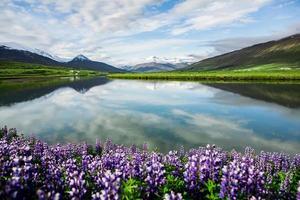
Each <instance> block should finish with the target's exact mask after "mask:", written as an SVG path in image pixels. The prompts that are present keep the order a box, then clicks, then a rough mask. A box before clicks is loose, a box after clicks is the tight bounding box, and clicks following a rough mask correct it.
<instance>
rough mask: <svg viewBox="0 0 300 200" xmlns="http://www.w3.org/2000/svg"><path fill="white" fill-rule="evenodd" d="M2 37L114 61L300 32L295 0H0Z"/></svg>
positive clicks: (178, 54)
mask: <svg viewBox="0 0 300 200" xmlns="http://www.w3.org/2000/svg"><path fill="white" fill-rule="evenodd" d="M0 10H1V14H0V42H14V43H18V44H22V45H25V46H28V47H31V48H39V49H42V50H45V51H47V52H49V53H51V54H54V55H56V56H59V57H62V58H68V59H71V58H72V57H75V56H76V55H78V54H84V55H86V56H87V57H89V58H91V59H93V60H98V61H104V62H107V63H110V64H113V65H117V66H121V65H132V64H137V63H142V62H150V61H161V62H193V61H198V60H201V59H203V58H207V57H210V56H214V55H218V54H221V53H224V52H228V51H232V50H235V49H239V48H242V47H245V46H248V45H251V44H254V43H258V42H264V41H268V40H272V39H278V38H281V37H284V36H288V35H291V34H295V33H299V32H300V0H228V1H223V0H122V1H120V0H93V1H92V0H87V1H82V0H69V1H55V0H43V1H41V0H1V2H0Z"/></svg>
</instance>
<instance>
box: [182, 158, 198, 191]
mask: <svg viewBox="0 0 300 200" xmlns="http://www.w3.org/2000/svg"><path fill="white" fill-rule="evenodd" d="M183 176H184V181H185V182H186V185H187V188H188V189H189V190H190V191H195V190H199V189H200V188H199V177H198V176H199V158H198V155H197V154H195V155H191V156H189V157H188V162H187V163H186V164H185V171H184V172H183Z"/></svg>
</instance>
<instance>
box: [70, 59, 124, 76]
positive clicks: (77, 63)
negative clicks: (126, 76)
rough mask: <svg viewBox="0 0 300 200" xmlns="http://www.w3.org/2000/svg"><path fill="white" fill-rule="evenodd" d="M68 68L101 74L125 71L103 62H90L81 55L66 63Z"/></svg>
mask: <svg viewBox="0 0 300 200" xmlns="http://www.w3.org/2000/svg"><path fill="white" fill-rule="evenodd" d="M66 65H67V66H69V67H74V68H82V69H90V70H97V71H103V72H125V70H122V69H119V68H116V67H113V66H111V65H108V64H106V63H103V62H97V61H92V60H90V59H88V58H87V57H85V56H83V55H79V56H76V57H75V58H74V59H73V60H71V61H69V62H67V63H66Z"/></svg>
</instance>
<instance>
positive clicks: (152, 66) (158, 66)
mask: <svg viewBox="0 0 300 200" xmlns="http://www.w3.org/2000/svg"><path fill="white" fill-rule="evenodd" d="M186 66H187V64H185V63H178V64H172V63H158V62H149V63H141V64H137V65H134V66H124V67H122V68H123V69H125V70H128V71H133V72H161V71H172V70H176V69H180V68H183V67H186Z"/></svg>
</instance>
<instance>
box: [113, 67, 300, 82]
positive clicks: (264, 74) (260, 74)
mask: <svg viewBox="0 0 300 200" xmlns="http://www.w3.org/2000/svg"><path fill="white" fill-rule="evenodd" d="M108 76H109V77H110V78H124V79H166V80H168V79H170V80H208V81H209V80H212V81H231V80H237V81H238V80H245V81H251V80H257V81H260V80H261V81H264V80H266V81H272V80H274V81H288V80H300V70H298V69H296V70H276V71H247V70H239V71H225V70H224V71H222V70H219V71H202V72H155V73H117V74H109V75H108Z"/></svg>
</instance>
